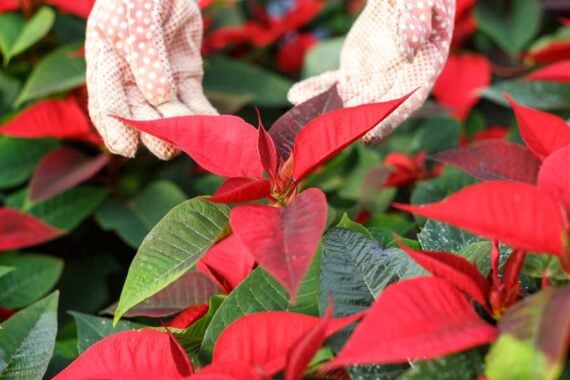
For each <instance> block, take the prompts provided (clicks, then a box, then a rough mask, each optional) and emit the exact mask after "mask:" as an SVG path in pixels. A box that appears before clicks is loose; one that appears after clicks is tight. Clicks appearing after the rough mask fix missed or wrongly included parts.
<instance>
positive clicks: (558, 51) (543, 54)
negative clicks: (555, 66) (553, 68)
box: [524, 41, 570, 64]
mask: <svg viewBox="0 0 570 380" xmlns="http://www.w3.org/2000/svg"><path fill="white" fill-rule="evenodd" d="M524 59H525V60H529V61H531V62H534V63H540V64H545V63H553V62H558V61H560V60H566V59H570V42H568V41H554V42H551V43H550V44H548V45H546V46H542V47H540V48H539V49H536V50H533V51H531V52H528V53H526V54H525V55H524Z"/></svg>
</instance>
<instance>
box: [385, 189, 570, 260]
mask: <svg viewBox="0 0 570 380" xmlns="http://www.w3.org/2000/svg"><path fill="white" fill-rule="evenodd" d="M395 207H396V208H399V209H401V210H404V211H408V212H411V213H413V214H417V215H422V216H424V217H427V218H432V219H436V220H439V221H442V222H444V223H449V224H452V225H454V226H456V227H459V228H462V229H465V230H467V231H470V232H472V233H475V234H478V235H482V236H486V237H488V238H490V239H496V240H499V241H502V242H504V243H507V244H510V245H512V246H514V247H516V248H520V249H524V250H529V251H534V252H544V253H550V254H553V255H560V254H561V253H562V248H563V247H562V233H563V232H564V227H563V222H562V219H561V214H560V207H559V205H558V203H557V202H556V201H555V200H554V199H553V198H552V197H550V196H549V195H548V194H546V193H545V192H543V191H541V190H540V189H538V188H536V187H534V186H532V185H528V184H523V183H512V182H500V181H495V182H486V183H481V184H476V185H473V186H469V187H466V188H464V189H462V190H461V191H459V192H457V193H455V194H453V195H451V196H449V197H448V198H446V199H444V200H443V201H440V202H437V203H432V204H428V205H422V206H411V205H402V204H397V205H395Z"/></svg>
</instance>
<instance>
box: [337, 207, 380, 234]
mask: <svg viewBox="0 0 570 380" xmlns="http://www.w3.org/2000/svg"><path fill="white" fill-rule="evenodd" d="M336 228H342V229H345V230H349V231H352V232H357V233H359V234H362V235H364V236H366V237H367V238H370V239H372V234H371V233H370V231H368V230H367V229H366V227H364V226H363V225H362V224H358V223H356V222H354V221H352V220H350V218H349V217H348V215H347V214H346V213H344V214H342V218H341V219H340V222H338V224H337V225H336Z"/></svg>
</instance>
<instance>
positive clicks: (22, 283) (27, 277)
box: [0, 252, 63, 309]
mask: <svg viewBox="0 0 570 380" xmlns="http://www.w3.org/2000/svg"><path fill="white" fill-rule="evenodd" d="M0 265H5V266H8V267H12V268H13V269H14V270H13V271H12V272H10V273H8V274H7V275H5V276H2V277H0V289H2V291H0V305H2V306H3V307H7V308H14V309H20V308H23V307H25V306H28V305H29V304H31V303H32V302H35V301H37V300H38V299H40V298H41V297H43V296H44V295H46V294H47V293H48V292H49V291H50V290H51V288H53V287H54V286H55V284H56V283H57V281H58V280H59V278H60V276H61V273H62V271H63V260H61V259H58V258H55V257H52V256H47V255H40V254H30V253H26V254H18V253H15V252H14V253H5V254H3V255H0Z"/></svg>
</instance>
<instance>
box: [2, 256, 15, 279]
mask: <svg viewBox="0 0 570 380" xmlns="http://www.w3.org/2000/svg"><path fill="white" fill-rule="evenodd" d="M4 255H6V253H5V254H4ZM13 270H14V268H10V267H5V266H0V278H2V277H4V276H6V275H7V274H8V273H10V272H12V271H13Z"/></svg>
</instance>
